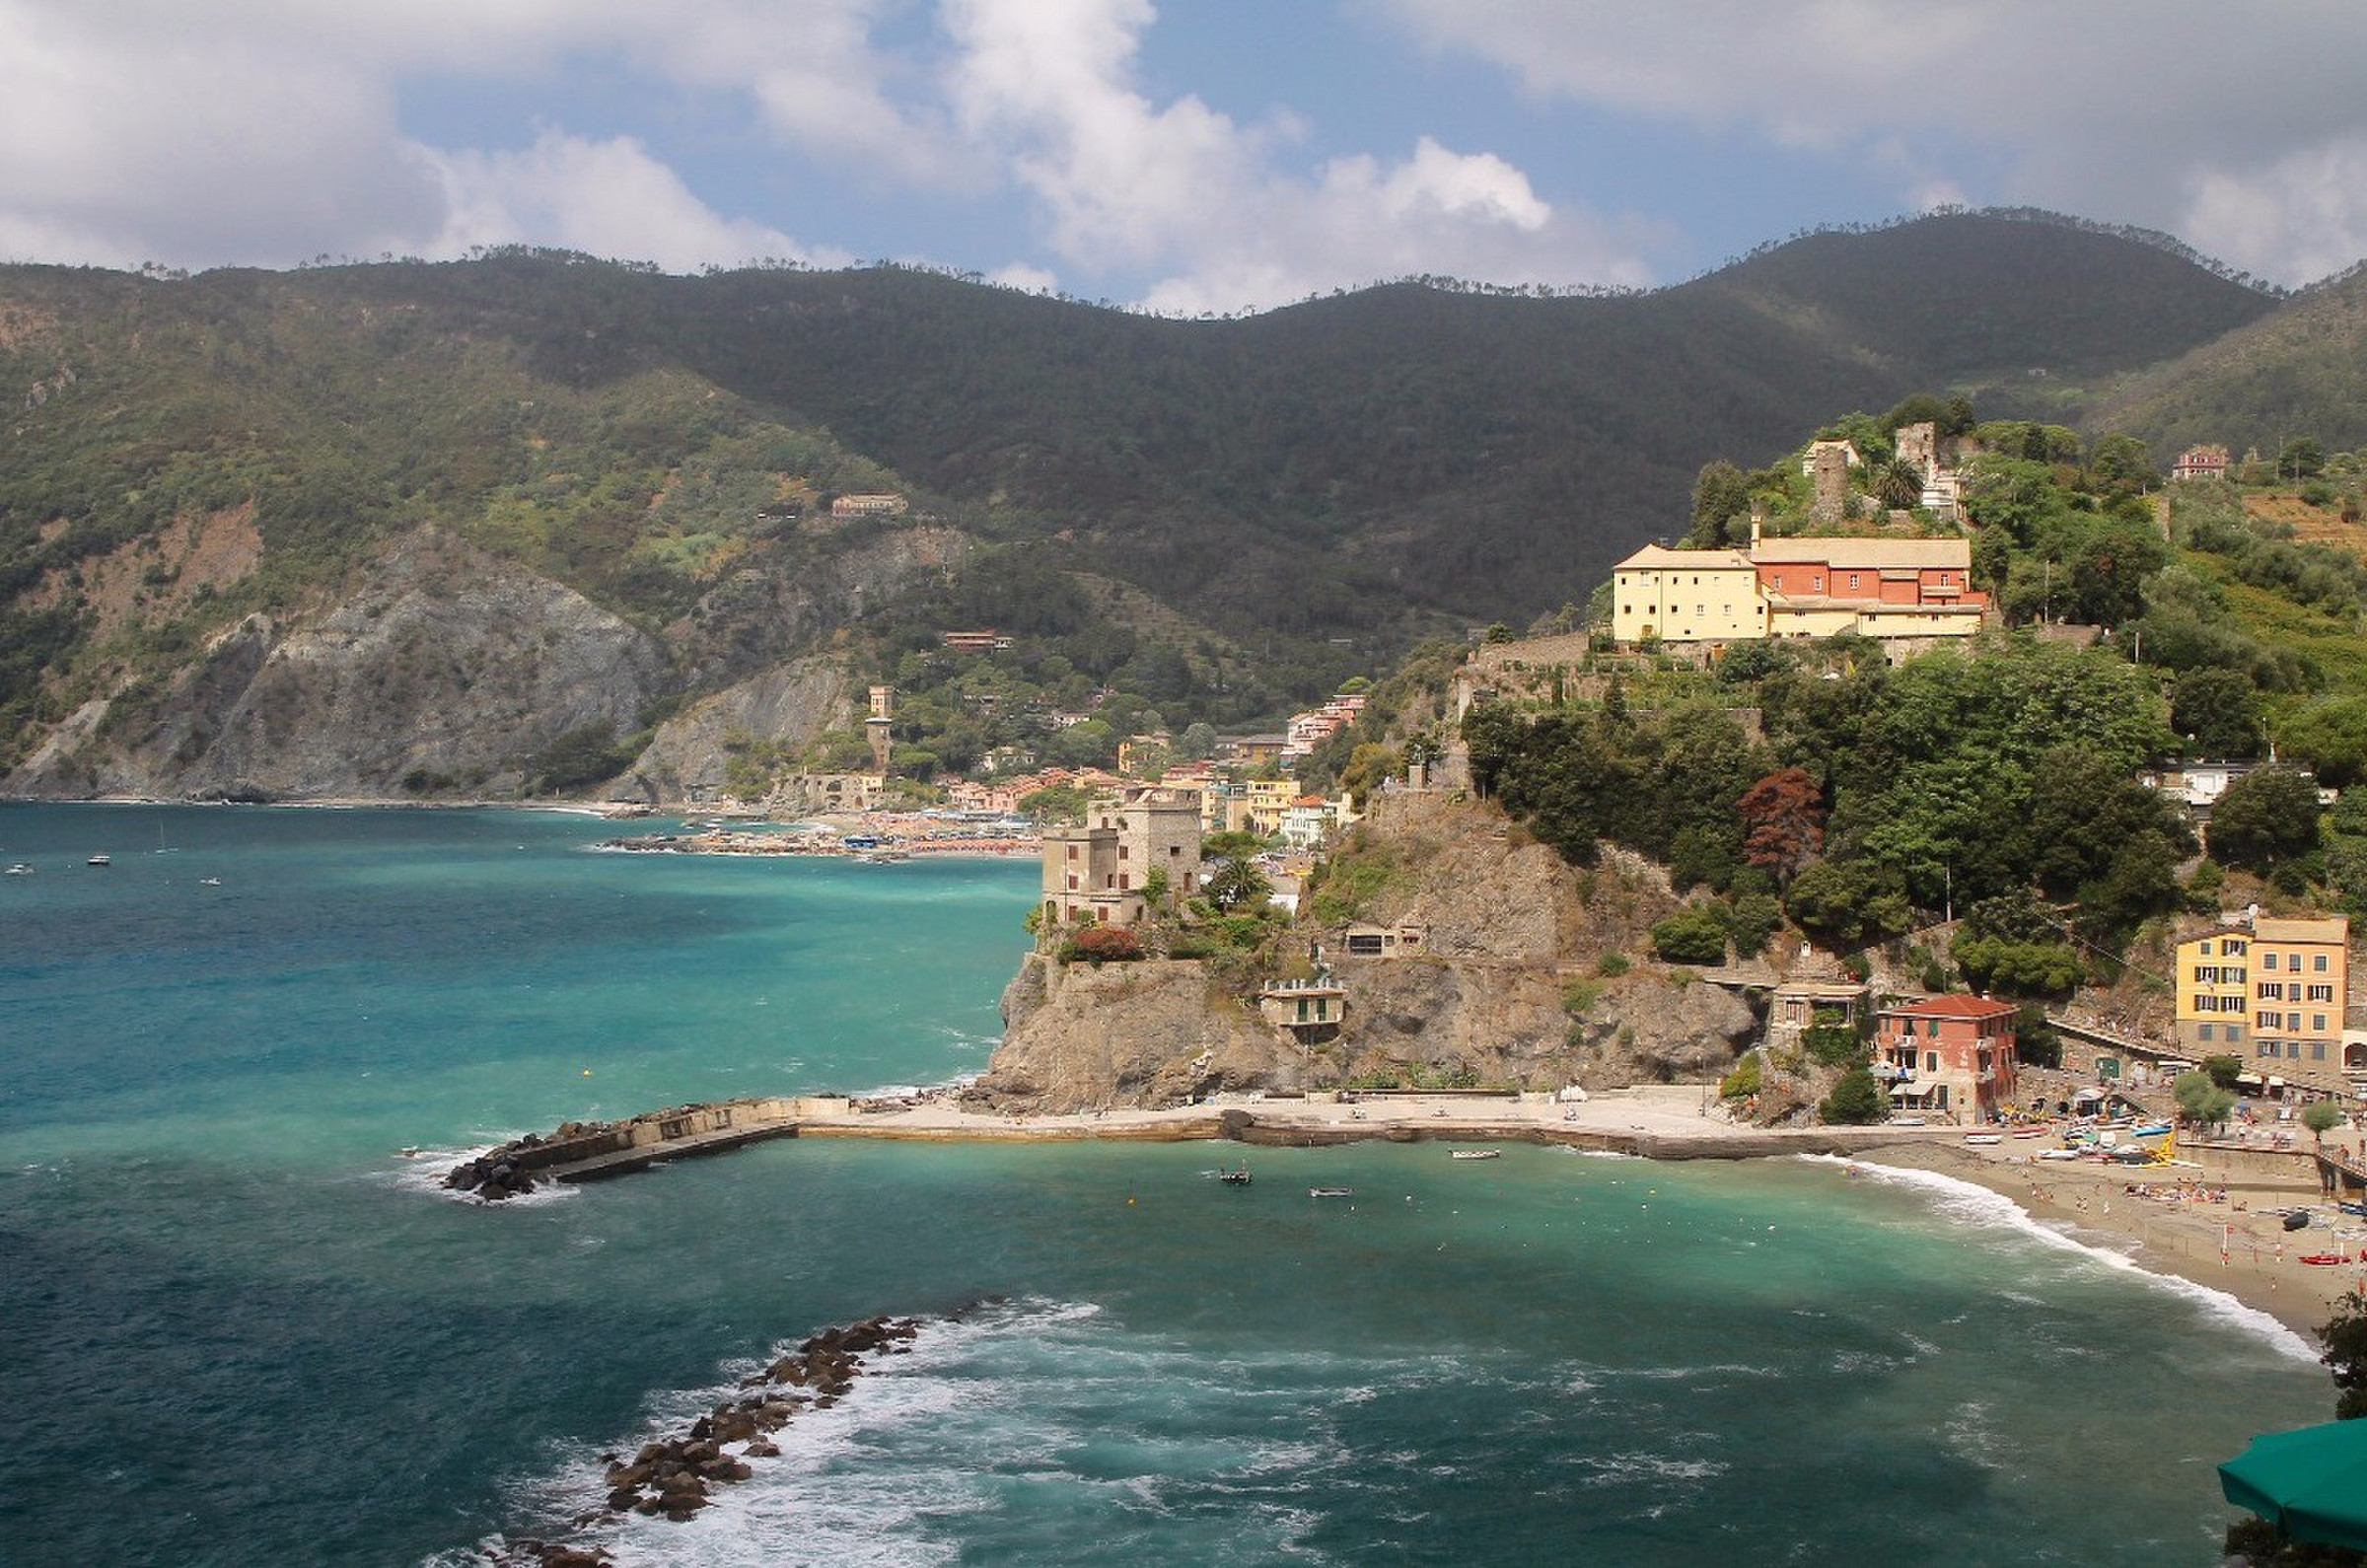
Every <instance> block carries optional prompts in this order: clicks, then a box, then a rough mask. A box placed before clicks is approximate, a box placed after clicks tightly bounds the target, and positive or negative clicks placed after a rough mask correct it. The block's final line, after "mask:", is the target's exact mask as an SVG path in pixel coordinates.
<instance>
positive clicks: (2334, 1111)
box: [2301, 1100, 2343, 1147]
mask: <svg viewBox="0 0 2367 1568" xmlns="http://www.w3.org/2000/svg"><path fill="white" fill-rule="evenodd" d="M2342 1120H2343V1117H2342V1107H2341V1106H2339V1105H2335V1104H2334V1103H2333V1102H2332V1101H2331V1100H2313V1101H2311V1102H2310V1103H2309V1104H2308V1105H2304V1106H2302V1107H2301V1124H2302V1125H2303V1126H2305V1127H2307V1128H2309V1129H2310V1137H2311V1138H2312V1139H2313V1140H2314V1141H2315V1142H2317V1143H2318V1144H2319V1145H2320V1146H2322V1147H2323V1146H2324V1145H2325V1143H2326V1135H2327V1134H2328V1133H2330V1132H2331V1131H2333V1130H2334V1129H2335V1128H2336V1127H2339V1126H2340V1125H2342Z"/></svg>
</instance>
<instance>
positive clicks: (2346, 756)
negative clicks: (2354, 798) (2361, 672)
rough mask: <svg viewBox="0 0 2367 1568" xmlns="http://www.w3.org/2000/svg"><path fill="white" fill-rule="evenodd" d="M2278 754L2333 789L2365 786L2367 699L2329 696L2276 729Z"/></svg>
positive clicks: (2366, 769)
mask: <svg viewBox="0 0 2367 1568" xmlns="http://www.w3.org/2000/svg"><path fill="white" fill-rule="evenodd" d="M2276 745H2277V751H2278V753H2279V754H2280V755H2282V756H2283V757H2284V758H2285V759H2286V760H2287V761H2290V762H2295V763H2298V764H2299V765H2301V766H2302V767H2306V768H2308V769H2309V770H2310V771H2311V772H2312V773H2314V774H2316V775H2317V776H2318V778H2319V779H2320V780H2322V781H2323V782H2325V783H2327V784H2331V785H2334V786H2336V787H2348V786H2349V785H2352V784H2360V783H2367V697H2361V696H2331V697H2327V698H2324V699H2322V700H2320V701H2318V702H2314V703H2311V704H2310V705H2309V706H2308V707H2305V708H2302V709H2301V710H2300V711H2298V712H2296V713H2294V714H2292V715H2291V716H2290V717H2288V718H2286V719H2285V720H2284V721H2283V722H2282V723H2281V724H2279V725H2278V726H2277V732H2276Z"/></svg>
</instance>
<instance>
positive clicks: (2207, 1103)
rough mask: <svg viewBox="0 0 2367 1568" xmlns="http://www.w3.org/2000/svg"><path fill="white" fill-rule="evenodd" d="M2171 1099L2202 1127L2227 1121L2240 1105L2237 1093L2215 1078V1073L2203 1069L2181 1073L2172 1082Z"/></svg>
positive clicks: (2191, 1119)
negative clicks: (2213, 1077)
mask: <svg viewBox="0 0 2367 1568" xmlns="http://www.w3.org/2000/svg"><path fill="white" fill-rule="evenodd" d="M2170 1098H2171V1099H2172V1100H2174V1101H2176V1102H2177V1103H2178V1108H2179V1110H2180V1111H2181V1112H2183V1113H2184V1114H2185V1115H2186V1117H2187V1119H2188V1120H2189V1121H2191V1122H2194V1123H2195V1124H2196V1125H2198V1126H2204V1127H2215V1126H2217V1125H2219V1123H2221V1122H2223V1121H2225V1120H2226V1119H2227V1117H2228V1113H2229V1112H2230V1111H2232V1110H2234V1109H2235V1108H2236V1097H2235V1095H2234V1094H2233V1093H2232V1092H2230V1091H2228V1090H2225V1089H2222V1088H2220V1087H2219V1086H2218V1085H2217V1084H2216V1083H2214V1082H2212V1081H2211V1075H2210V1074H2209V1073H2206V1072H2202V1071H2200V1070H2199V1069H2197V1070H2196V1071H2193V1072H2186V1073H2180V1074H2179V1075H2178V1076H2177V1077H2176V1078H2174V1079H2172V1080H2171V1081H2170Z"/></svg>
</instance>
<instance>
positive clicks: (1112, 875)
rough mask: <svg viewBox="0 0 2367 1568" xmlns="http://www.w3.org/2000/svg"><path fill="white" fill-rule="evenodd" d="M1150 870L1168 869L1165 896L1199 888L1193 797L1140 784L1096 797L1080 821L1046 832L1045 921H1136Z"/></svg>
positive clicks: (1177, 896)
mask: <svg viewBox="0 0 2367 1568" xmlns="http://www.w3.org/2000/svg"><path fill="white" fill-rule="evenodd" d="M1153 871H1164V872H1166V873H1167V887H1168V895H1169V896H1170V897H1171V898H1174V899H1178V900H1181V899H1183V898H1187V897H1189V896H1190V895H1191V894H1193V893H1195V892H1197V891H1199V889H1200V878H1201V862H1200V803H1199V801H1198V799H1197V798H1196V797H1193V796H1187V795H1180V794H1177V793H1176V792H1173V791H1168V790H1161V789H1154V788H1140V787H1138V788H1135V789H1133V790H1130V791H1128V792H1127V793H1126V794H1125V795H1123V796H1111V797H1105V798H1103V799H1098V800H1096V801H1094V802H1093V803H1092V804H1091V805H1090V806H1088V807H1087V808H1086V809H1085V821H1084V823H1083V825H1081V826H1075V827H1051V828H1046V829H1045V830H1044V833H1043V887H1042V909H1043V919H1044V924H1045V925H1047V926H1051V925H1084V924H1088V923H1091V924H1099V925H1113V926H1131V925H1139V924H1140V923H1141V922H1142V918H1143V916H1144V914H1146V913H1147V912H1148V910H1149V905H1148V904H1147V903H1146V901H1145V900H1144V897H1143V885H1144V883H1145V882H1147V881H1148V880H1149V878H1150V875H1151V873H1152V872H1153Z"/></svg>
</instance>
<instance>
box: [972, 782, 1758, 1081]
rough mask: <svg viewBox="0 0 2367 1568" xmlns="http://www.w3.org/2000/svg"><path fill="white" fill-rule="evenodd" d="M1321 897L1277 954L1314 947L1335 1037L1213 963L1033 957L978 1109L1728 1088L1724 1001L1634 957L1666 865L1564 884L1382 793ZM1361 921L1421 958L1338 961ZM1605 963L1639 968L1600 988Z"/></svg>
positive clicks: (1427, 808)
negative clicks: (1515, 1089)
mask: <svg viewBox="0 0 2367 1568" xmlns="http://www.w3.org/2000/svg"><path fill="white" fill-rule="evenodd" d="M1326 886H1327V887H1328V888H1330V889H1332V890H1333V892H1332V894H1331V895H1330V896H1328V897H1326V898H1321V899H1316V900H1311V905H1312V906H1311V907H1310V908H1309V909H1308V910H1307V911H1306V912H1305V913H1304V914H1303V915H1302V917H1301V919H1300V920H1299V922H1298V923H1297V925H1296V927H1295V928H1294V929H1293V931H1292V932H1291V934H1290V935H1289V937H1288V938H1286V939H1285V941H1284V943H1283V951H1284V952H1285V953H1290V954H1300V953H1305V952H1306V951H1308V949H1309V947H1310V946H1314V947H1320V948H1321V949H1322V951H1323V952H1324V954H1325V956H1326V958H1327V961H1328V962H1329V964H1330V967H1331V972H1332V977H1333V979H1334V980H1336V981H1337V982H1338V983H1339V985H1340V986H1341V987H1342V988H1343V989H1344V990H1345V992H1346V996H1347V1012H1346V1021H1345V1023H1344V1024H1343V1026H1342V1027H1341V1029H1340V1030H1339V1032H1338V1033H1337V1035H1336V1037H1334V1038H1332V1039H1329V1040H1326V1041H1321V1042H1313V1041H1311V1042H1308V1043H1306V1044H1304V1045H1302V1044H1301V1042H1299V1041H1298V1040H1296V1039H1294V1038H1292V1037H1291V1036H1290V1034H1289V1033H1287V1032H1285V1031H1282V1030H1278V1029H1275V1028H1273V1027H1271V1026H1269V1025H1267V1024H1265V1023H1264V1022H1263V1021H1262V1020H1261V1019H1259V1018H1258V1017H1257V1016H1256V1015H1255V1012H1254V1011H1253V1010H1252V1008H1251V1006H1250V1005H1249V1003H1248V1001H1247V1000H1245V999H1244V998H1243V997H1241V996H1239V995H1237V994H1235V993H1234V992H1233V991H1231V990H1228V989H1227V988H1226V987H1225V986H1224V985H1222V984H1220V983H1218V982H1217V980H1216V979H1215V978H1214V977H1213V974H1212V971H1211V969H1210V968H1209V966H1208V965H1205V964H1201V963H1197V962H1143V963H1112V964H1108V965H1105V966H1103V967H1101V968H1099V969H1096V968H1094V967H1092V966H1090V965H1086V964H1063V963H1059V962H1053V961H1051V960H1048V959H1044V958H1041V957H1034V958H1031V959H1029V961H1028V962H1027V965H1026V966H1025V967H1024V968H1023V969H1022V970H1021V973H1020V976H1019V978H1018V979H1016V980H1015V981H1013V982H1012V986H1011V988H1010V990H1009V991H1008V992H1006V993H1005V996H1004V998H1003V1010H1004V1018H1005V1021H1006V1023H1007V1025H1008V1026H1009V1033H1008V1034H1006V1036H1005V1038H1004V1042H1003V1044H1002V1046H1001V1047H1000V1048H999V1049H997V1050H996V1052H995V1054H994V1059H993V1062H992V1064H991V1066H990V1069H989V1071H988V1073H987V1075H986V1076H985V1078H984V1079H982V1080H981V1081H980V1083H979V1085H978V1092H979V1094H980V1095H981V1096H982V1097H984V1098H986V1099H988V1100H991V1101H997V1102H1001V1103H1006V1104H1011V1105H1024V1106H1027V1107H1029V1108H1044V1109H1063V1110H1073V1109H1081V1108H1087V1107H1090V1106H1094V1105H1172V1104H1176V1103H1178V1102H1180V1101H1182V1100H1183V1099H1185V1098H1186V1097H1188V1096H1192V1095H1198V1094H1205V1093H1208V1092H1210V1091H1211V1090H1214V1089H1219V1088H1222V1089H1285V1090H1290V1089H1299V1088H1315V1089H1325V1088H1335V1087H1339V1086H1342V1085H1346V1084H1349V1083H1352V1082H1354V1081H1356V1080H1358V1079H1361V1078H1365V1077H1367V1076H1380V1077H1390V1076H1397V1075H1406V1076H1414V1075H1417V1074H1418V1075H1426V1076H1459V1077H1469V1078H1472V1079H1476V1080H1477V1081H1479V1082H1481V1083H1486V1084H1506V1083H1517V1084H1520V1085H1522V1086H1524V1087H1526V1088H1530V1089H1540V1090H1542V1089H1552V1088H1558V1087H1560V1086H1561V1085H1563V1084H1568V1083H1577V1084H1582V1085H1585V1086H1586V1087H1588V1088H1590V1089H1610V1088H1618V1087H1622V1086H1625V1085H1629V1084H1637V1083H1667V1082H1672V1081H1687V1082H1690V1081H1696V1080H1699V1079H1702V1078H1706V1077H1708V1076H1711V1075H1714V1074H1719V1073H1723V1072H1725V1071H1727V1070H1728V1069H1729V1068H1731V1066H1732V1065H1733V1062H1734V1059H1735V1055H1736V1052H1737V1050H1738V1049H1739V1048H1740V1046H1741V1045H1742V1044H1743V1043H1744V1042H1746V1041H1747V1040H1748V1039H1749V1038H1750V1036H1751V1035H1752V1034H1753V1033H1755V1031H1756V1029H1757V1020H1756V1018H1755V1016H1754V1015H1753V1013H1752V1011H1751V1009H1750V1008H1749V1007H1747V1006H1746V1005H1744V1004H1743V1003H1742V1002H1741V1001H1740V1000H1738V999H1737V998H1735V997H1734V996H1733V995H1731V994H1730V993H1728V992H1726V991H1723V990H1721V989H1719V988H1718V987H1716V986H1714V985H1710V984H1707V983H1705V982H1698V981H1692V982H1688V981H1687V979H1686V977H1684V976H1681V975H1677V974H1674V973H1672V972H1670V971H1668V970H1665V969H1663V968H1661V967H1659V966H1658V965H1656V964H1653V963H1652V962H1650V961H1649V959H1648V958H1646V957H1644V955H1646V954H1647V953H1648V944H1647V942H1646V939H1645V932H1646V931H1647V930H1648V928H1649V927H1650V925H1651V923H1652V922H1653V921H1654V920H1657V919H1659V918H1660V917H1661V916H1663V915H1665V914H1666V913H1668V912H1669V911H1670V910H1671V909H1673V908H1675V907H1676V905H1677V901H1678V900H1677V898H1676V896H1675V895H1674V894H1673V893H1672V892H1671V891H1669V886H1668V881H1667V878H1666V877H1665V876H1664V875H1663V874H1661V872H1660V871H1659V869H1658V868H1657V867H1654V866H1652V865H1651V864H1650V863H1649V862H1645V861H1641V860H1635V859H1633V858H1629V857H1619V856H1613V855H1607V856H1606V858H1605V860H1604V862H1603V864H1601V865H1599V866H1597V867H1594V868H1592V869H1590V870H1586V871H1579V870H1576V869H1573V868H1572V867H1570V866H1567V865H1565V864H1563V862H1562V861H1561V859H1560V858H1559V857H1558V856H1557V855H1555V854H1553V853H1552V852H1551V851H1550V850H1548V849H1546V848H1544V847H1543V846H1542V845H1539V844H1535V843H1530V842H1526V841H1524V839H1523V838H1522V837H1521V835H1519V834H1518V833H1517V832H1515V831H1513V830H1512V829H1511V828H1510V826H1509V824H1507V823H1506V822H1505V820H1504V819H1503V818H1502V817H1501V816H1500V815H1498V814H1497V813H1495V812H1494V811H1493V810H1492V809H1490V808H1487V807H1484V806H1475V805H1470V804H1467V803H1458V802H1450V801H1449V800H1447V799H1446V798H1445V797H1442V796H1435V795H1422V796H1399V797H1395V798H1389V797H1384V798H1382V799H1381V800H1380V801H1378V802H1376V810H1375V812H1374V814H1373V816H1372V819H1371V820H1370V821H1369V822H1368V823H1367V826H1366V830H1365V832H1364V834H1363V835H1362V837H1361V839H1360V840H1359V841H1358V842H1357V843H1355V844H1352V845H1350V846H1347V847H1346V848H1345V849H1343V851H1342V852H1341V853H1340V854H1339V855H1338V856H1336V857H1335V862H1334V869H1333V871H1332V873H1331V876H1330V877H1329V878H1328V879H1327V884H1326ZM1341 890H1349V891H1352V896H1350V897H1349V898H1348V902H1349V905H1350V907H1349V908H1347V909H1346V910H1345V911H1343V910H1342V909H1341V908H1340V906H1339V904H1340V899H1341V897H1342V895H1343V894H1342V891H1341ZM1360 922H1371V923H1376V924H1385V925H1398V924H1405V925H1420V926H1422V927H1424V941H1423V949H1422V953H1421V956H1419V957H1412V958H1396V957H1392V958H1358V957H1351V956H1348V955H1347V953H1346V945H1345V942H1344V936H1345V932H1346V928H1347V926H1348V925H1349V924H1352V923H1360ZM1607 952H1617V953H1622V954H1626V955H1628V956H1630V958H1631V960H1632V961H1633V966H1632V967H1631V969H1630V971H1629V972H1628V973H1626V974H1625V975H1623V976H1620V977H1619V978H1617V979H1615V980H1596V979H1593V978H1591V977H1593V976H1595V975H1596V973H1597V968H1598V963H1599V961H1600V958H1601V956H1602V955H1603V954H1605V953H1607Z"/></svg>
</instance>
